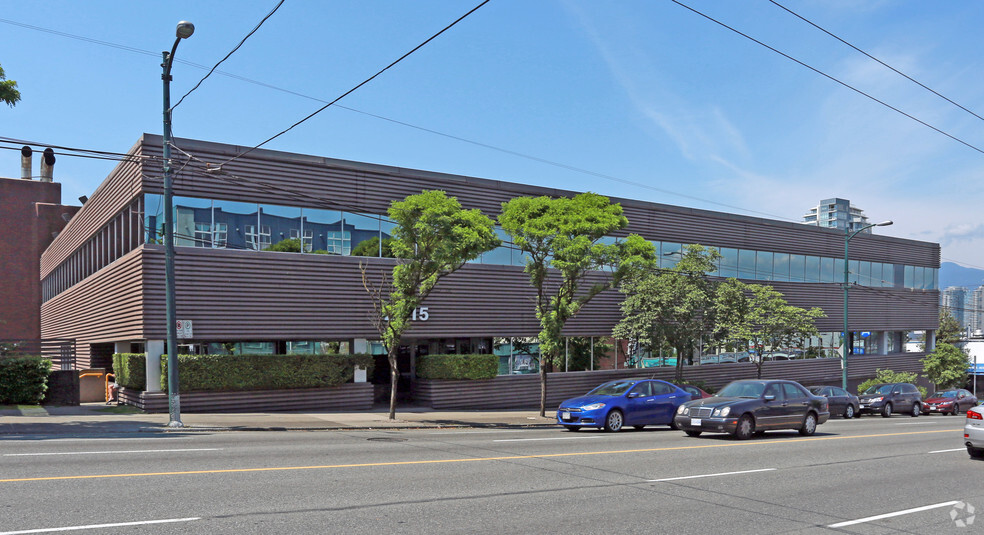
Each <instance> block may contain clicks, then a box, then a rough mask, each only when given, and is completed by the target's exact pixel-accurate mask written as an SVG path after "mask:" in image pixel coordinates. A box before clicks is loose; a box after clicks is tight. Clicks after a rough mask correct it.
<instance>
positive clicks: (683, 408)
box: [677, 405, 687, 414]
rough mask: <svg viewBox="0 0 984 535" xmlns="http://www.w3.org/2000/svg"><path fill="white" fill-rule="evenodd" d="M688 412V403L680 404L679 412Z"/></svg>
mask: <svg viewBox="0 0 984 535" xmlns="http://www.w3.org/2000/svg"><path fill="white" fill-rule="evenodd" d="M686 412H687V407H686V405H680V406H679V407H677V414H685V413H686Z"/></svg>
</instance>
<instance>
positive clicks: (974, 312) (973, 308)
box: [965, 286, 984, 335]
mask: <svg viewBox="0 0 984 535" xmlns="http://www.w3.org/2000/svg"><path fill="white" fill-rule="evenodd" d="M965 308H966V311H965V317H967V318H968V330H969V331H970V333H971V335H973V334H975V333H977V332H978V331H981V332H984V286H978V287H977V289H976V290H974V291H973V292H972V293H971V294H970V295H969V296H968V297H967V301H966V305H965Z"/></svg>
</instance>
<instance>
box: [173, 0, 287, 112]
mask: <svg viewBox="0 0 984 535" xmlns="http://www.w3.org/2000/svg"><path fill="white" fill-rule="evenodd" d="M282 5H284V0H280V2H278V3H277V5H276V6H274V8H273V10H271V11H270V12H269V13H267V15H266V16H265V17H263V20H261V21H260V22H259V23H257V25H256V27H254V28H253V29H252V30H251V31H250V32H249V33H248V34H246V37H243V38H242V40H241V41H239V44H238V45H236V46H235V48H233V49H232V50H231V51H230V52H229V53H228V54H226V55H225V57H224V58H222V59H220V60H219V62H218V63H216V64H215V65H214V66H213V67H212V68H211V69H210V70H209V71H208V74H206V75H205V76H203V77H202V79H201V80H199V81H198V83H197V84H195V87H192V88H191V89H189V90H188V92H187V93H185V94H184V96H182V97H181V98H180V99H178V103H177V104H175V105H174V106H171V110H174V108H177V107H178V106H179V105H181V103H182V102H184V99H185V97H187V96H188V95H190V94H191V93H192V91H194V90H196V89H198V86H200V85H202V82H204V81H205V80H206V79H207V78H208V77H209V76H212V73H213V72H215V69H217V68H218V67H219V65H222V62H223V61H225V60H227V59H229V56H231V55H233V54H234V53H235V52H236V51H237V50H239V47H241V46H243V43H245V42H246V40H247V39H249V38H250V36H252V35H253V34H254V33H256V30H259V29H260V26H263V23H264V22H266V21H267V19H269V18H270V17H272V16H273V14H274V13H276V12H277V10H278V9H280V6H282Z"/></svg>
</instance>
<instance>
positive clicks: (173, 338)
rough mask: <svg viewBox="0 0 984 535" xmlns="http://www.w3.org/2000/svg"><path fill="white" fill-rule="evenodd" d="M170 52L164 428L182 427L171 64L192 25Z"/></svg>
mask: <svg viewBox="0 0 984 535" xmlns="http://www.w3.org/2000/svg"><path fill="white" fill-rule="evenodd" d="M174 33H175V36H176V37H175V39H174V45H173V46H172V47H171V52H166V51H165V52H162V54H164V63H162V64H161V67H164V74H162V75H161V80H164V136H163V137H164V293H165V298H164V299H165V307H166V312H165V315H164V316H165V321H166V322H167V408H168V414H169V415H170V421H169V422H168V424H167V426H168V427H184V424H182V423H181V397H180V396H179V395H178V333H177V318H176V317H175V312H174V221H173V220H174V206H173V200H172V195H173V191H172V186H173V184H172V179H171V64H172V63H173V62H174V51H175V50H177V49H178V43H180V42H181V40H182V39H187V38H189V37H191V34H193V33H195V25H194V24H192V23H190V22H188V21H186V20H183V21H181V22H179V23H178V27H177V30H175V32H174Z"/></svg>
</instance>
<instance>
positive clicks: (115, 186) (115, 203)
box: [41, 142, 143, 279]
mask: <svg viewBox="0 0 984 535" xmlns="http://www.w3.org/2000/svg"><path fill="white" fill-rule="evenodd" d="M130 153H131V154H133V155H134V156H135V157H136V158H138V159H139V158H140V157H141V156H142V155H141V144H140V143H139V142H138V143H137V145H135V146H134V147H133V148H132V149H130ZM142 171H143V169H142V168H141V165H140V164H139V163H137V162H120V163H119V164H118V165H117V166H116V168H115V169H113V171H112V172H111V173H110V174H109V176H108V177H107V178H106V180H104V181H103V183H102V184H100V185H99V187H98V188H96V191H95V192H93V194H92V195H91V196H89V200H88V201H86V203H85V204H84V205H83V206H82V208H81V209H80V210H79V211H78V213H76V214H75V216H74V217H73V218H72V220H71V221H70V222H69V224H68V225H66V226H65V228H64V229H63V230H62V231H61V232H60V233H59V234H58V237H57V238H55V240H54V241H53V242H52V244H51V245H50V246H49V247H48V249H47V250H46V251H45V252H44V254H42V255H41V278H42V279H44V278H45V277H46V276H48V274H49V273H51V271H52V270H53V269H55V268H56V267H58V265H59V264H61V263H62V262H63V261H64V260H65V259H66V258H68V257H69V256H70V255H71V254H72V253H73V252H75V250H76V249H78V248H79V247H80V246H81V245H82V244H84V243H85V242H86V241H87V240H88V239H89V238H90V237H92V235H93V234H94V233H95V232H96V230H98V229H99V228H101V227H102V226H103V225H105V224H106V223H107V222H109V220H110V219H112V218H113V216H115V215H116V214H117V213H118V212H119V211H120V210H122V209H123V208H125V207H126V206H127V205H129V204H130V201H132V200H133V198H134V197H136V196H137V195H138V194H139V193H140V173H141V172H142Z"/></svg>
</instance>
